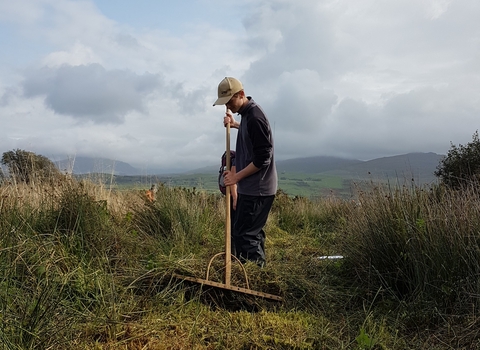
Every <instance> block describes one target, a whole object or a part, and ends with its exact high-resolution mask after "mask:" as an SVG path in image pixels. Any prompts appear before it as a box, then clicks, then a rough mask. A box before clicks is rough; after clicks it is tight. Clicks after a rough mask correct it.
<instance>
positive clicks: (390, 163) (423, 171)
mask: <svg viewBox="0 0 480 350" xmlns="http://www.w3.org/2000/svg"><path fill="white" fill-rule="evenodd" d="M442 157H443V156H442V155H440V154H436V153H408V154H403V155H397V156H391V157H382V158H377V159H372V160H369V161H361V160H358V159H344V158H337V157H326V156H319V157H307V158H295V159H287V160H281V161H277V162H276V165H277V171H278V173H279V174H282V173H303V174H323V175H332V176H339V177H342V178H344V179H354V180H358V179H368V178H370V179H390V180H393V179H402V180H403V179H411V178H413V179H414V180H415V182H417V183H430V182H432V181H435V180H436V177H435V175H434V174H433V173H434V171H435V169H436V168H437V166H438V164H439V163H440V160H441V159H442ZM219 162H220V159H219ZM55 164H56V165H57V166H58V168H59V169H60V170H62V171H70V172H71V171H72V170H73V173H74V174H90V173H106V174H113V175H120V176H137V175H145V174H144V172H143V173H142V172H141V171H140V170H139V169H136V168H134V167H133V166H131V165H130V164H128V163H125V162H121V161H116V160H112V159H105V158H88V157H75V158H72V159H64V160H61V161H57V162H55ZM219 166H220V165H219V164H217V165H210V166H205V167H203V168H198V169H194V170H190V171H184V172H181V173H177V174H176V175H175V174H172V175H171V176H177V175H178V176H180V175H182V174H183V175H185V174H191V175H194V174H210V175H216V174H217V172H218V169H219ZM149 175H161V174H149Z"/></svg>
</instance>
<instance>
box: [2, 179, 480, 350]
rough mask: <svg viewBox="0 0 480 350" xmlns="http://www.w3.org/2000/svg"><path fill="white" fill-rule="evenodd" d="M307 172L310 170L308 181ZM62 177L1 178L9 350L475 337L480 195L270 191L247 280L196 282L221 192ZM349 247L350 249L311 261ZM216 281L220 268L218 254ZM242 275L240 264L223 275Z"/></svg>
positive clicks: (351, 345) (465, 342)
mask: <svg viewBox="0 0 480 350" xmlns="http://www.w3.org/2000/svg"><path fill="white" fill-rule="evenodd" d="M303 180H304V181H308V180H306V179H303ZM104 183H105V182H104V181H103V180H102V179H100V180H99V181H92V179H90V180H85V179H84V180H75V179H71V178H65V179H57V180H53V179H52V180H51V181H46V182H40V183H34V184H32V185H29V186H27V185H24V184H20V183H14V182H8V181H4V182H3V183H2V184H1V186H0V217H1V218H2V219H1V220H0V344H2V346H3V347H2V348H3V349H65V348H68V349H99V350H100V349H423V348H428V349H473V348H476V347H478V346H479V345H480V340H479V339H480V338H479V335H478V329H479V318H478V307H479V298H478V296H479V295H480V290H479V288H480V286H479V285H478V276H479V271H480V265H479V264H480V263H479V261H480V259H479V258H480V256H479V255H480V239H479V232H480V214H479V213H480V210H479V209H480V208H479V206H480V200H479V198H480V197H479V193H478V190H477V187H476V186H473V185H472V186H470V187H468V188H464V189H463V190H462V191H449V190H447V189H445V188H443V187H441V186H435V187H432V188H418V187H416V186H414V185H411V184H410V185H409V186H388V185H387V186H384V185H380V184H375V183H370V184H369V185H368V186H366V185H362V186H359V187H358V188H357V189H355V191H356V192H355V201H352V200H344V199H342V198H341V197H339V196H335V195H332V194H331V193H329V195H328V196H323V197H320V198H317V199H315V200H310V199H307V198H305V197H302V196H296V197H292V196H290V195H288V194H287V193H285V192H283V191H279V193H278V194H277V197H276V199H275V202H274V206H273V208H272V212H271V215H270V217H269V219H268V222H267V227H266V231H267V241H266V250H267V266H266V267H265V268H263V269H260V268H258V267H257V266H256V265H255V264H246V265H245V269H246V271H247V275H248V278H249V282H250V287H251V288H252V289H253V290H256V291H262V292H265V293H270V294H275V295H280V296H282V297H283V301H282V302H275V301H271V300H268V299H262V298H258V297H253V296H250V295H246V294H241V293H235V292H231V291H228V290H224V289H216V288H211V287H203V288H202V287H201V286H200V285H199V284H195V283H191V282H186V281H182V280H180V279H177V278H174V276H173V275H174V274H181V275H189V276H195V277H199V278H205V273H206V268H207V263H208V261H209V260H210V258H211V257H212V256H213V255H215V254H216V253H218V252H222V251H224V213H225V205H224V197H222V196H221V195H220V194H219V193H216V192H215V193H213V192H206V191H200V190H198V189H186V188H181V187H169V186H165V185H161V184H159V187H160V189H159V191H158V193H157V198H156V202H154V203H150V202H147V201H146V200H145V198H144V193H145V192H144V191H145V189H147V188H149V187H150V186H149V184H148V185H146V186H145V188H143V189H128V190H118V189H117V190H112V189H110V187H109V186H106V185H104ZM325 255H343V256H344V259H335V260H330V259H319V257H321V256H325ZM211 276H212V279H214V280H218V281H220V282H221V281H222V278H223V266H222V262H221V261H219V262H217V263H214V264H213V269H212V274H211ZM244 283H245V281H244V278H243V275H242V273H241V270H240V269H239V267H238V266H235V265H234V266H233V269H232V284H233V285H238V286H243V284H244Z"/></svg>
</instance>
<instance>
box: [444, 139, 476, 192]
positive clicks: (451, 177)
mask: <svg viewBox="0 0 480 350" xmlns="http://www.w3.org/2000/svg"><path fill="white" fill-rule="evenodd" d="M472 138H473V140H472V142H469V143H467V144H466V145H458V146H455V145H453V144H452V145H451V148H450V150H449V151H448V153H447V155H446V156H445V157H444V158H443V159H442V160H441V161H440V164H439V165H438V167H437V170H436V171H435V176H437V177H438V178H440V180H441V182H442V183H443V184H445V185H447V186H448V187H451V188H456V189H458V188H461V187H463V186H465V185H468V184H469V183H470V182H472V181H474V182H477V181H478V180H479V176H480V140H479V137H478V130H477V131H476V132H475V133H474V134H473V137H472Z"/></svg>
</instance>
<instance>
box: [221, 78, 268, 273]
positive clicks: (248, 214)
mask: <svg viewBox="0 0 480 350" xmlns="http://www.w3.org/2000/svg"><path fill="white" fill-rule="evenodd" d="M213 105H214V106H215V105H225V106H226V108H227V113H226V114H225V117H224V124H225V126H226V125H227V124H228V123H230V126H231V127H232V128H235V129H238V134H237V143H236V148H235V153H236V154H235V166H234V167H232V168H231V170H230V171H226V172H225V178H224V181H225V185H227V186H233V185H235V184H236V185H237V193H238V198H237V202H236V205H235V208H236V210H235V222H234V226H233V227H234V229H233V232H232V243H233V251H234V253H235V256H237V257H238V258H239V259H240V261H242V262H246V261H247V260H249V261H254V262H255V263H257V264H258V265H259V266H261V267H263V266H264V265H265V231H264V230H263V227H264V226H265V223H266V222H267V218H268V214H269V212H270V209H271V208H272V204H273V200H274V198H275V193H276V192H277V170H276V168H275V161H274V157H273V154H274V152H273V137H272V130H271V128H270V123H269V122H268V119H267V117H266V116H265V113H264V112H263V110H262V108H261V107H260V106H259V105H258V104H257V103H256V102H255V101H254V100H253V99H252V98H251V97H250V96H246V95H245V91H244V89H243V85H242V83H241V82H240V81H238V80H237V79H235V78H231V77H226V78H225V79H223V80H222V81H221V82H220V84H219V85H218V99H217V100H216V101H215V103H214V104H213ZM229 110H230V111H231V113H230V111H229ZM233 113H238V114H240V116H241V120H240V122H237V121H236V120H235V119H234V117H233Z"/></svg>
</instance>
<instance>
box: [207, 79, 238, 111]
mask: <svg viewBox="0 0 480 350" xmlns="http://www.w3.org/2000/svg"><path fill="white" fill-rule="evenodd" d="M241 90H243V85H242V83H241V82H240V81H239V80H237V79H235V78H232V77H226V78H225V79H223V80H222V81H221V82H220V84H218V99H217V100H216V101H215V103H214V104H213V105H214V106H216V105H224V104H225V103H227V102H228V101H230V99H231V98H232V96H233V95H235V94H236V93H237V92H239V91H241Z"/></svg>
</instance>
